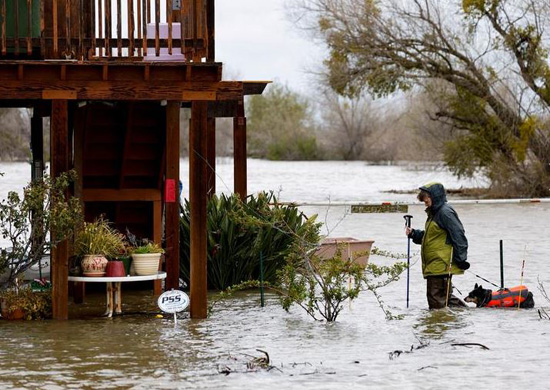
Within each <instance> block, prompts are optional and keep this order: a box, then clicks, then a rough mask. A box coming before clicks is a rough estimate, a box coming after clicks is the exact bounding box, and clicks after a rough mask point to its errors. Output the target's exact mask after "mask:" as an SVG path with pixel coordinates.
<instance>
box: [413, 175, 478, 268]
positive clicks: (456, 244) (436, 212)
mask: <svg viewBox="0 0 550 390" xmlns="http://www.w3.org/2000/svg"><path fill="white" fill-rule="evenodd" d="M420 189H421V190H424V191H426V192H428V193H429V194H430V197H431V198H432V206H431V207H428V208H427V209H426V213H427V214H428V219H427V221H426V225H425V228H424V230H419V229H413V230H412V232H411V234H410V235H409V237H410V238H412V240H413V242H414V243H415V244H421V245H422V247H421V256H422V274H423V275H424V278H427V277H428V276H444V275H448V274H449V263H450V260H451V256H452V258H453V261H452V267H451V274H452V275H461V274H463V273H464V271H463V270H462V269H460V268H459V267H458V266H457V264H458V263H460V262H463V261H466V260H467V252H468V240H467V239H466V236H465V234H464V227H463V226H462V223H461V222H460V219H458V215H457V214H456V211H455V210H454V209H453V208H452V207H451V206H450V205H449V204H448V203H447V195H446V193H445V188H444V187H443V185H442V184H440V183H429V184H426V185H424V186H422V187H420Z"/></svg>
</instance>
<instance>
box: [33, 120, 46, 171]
mask: <svg viewBox="0 0 550 390" xmlns="http://www.w3.org/2000/svg"><path fill="white" fill-rule="evenodd" d="M35 110H36V109H35ZM31 150H32V172H31V180H32V181H35V180H39V179H42V177H43V173H44V135H43V127H42V117H41V116H39V115H38V114H37V113H36V112H35V113H33V116H32V119H31Z"/></svg>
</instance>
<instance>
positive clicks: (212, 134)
mask: <svg viewBox="0 0 550 390" xmlns="http://www.w3.org/2000/svg"><path fill="white" fill-rule="evenodd" d="M206 155H207V157H206V160H207V162H208V167H207V168H206V169H207V172H206V194H207V196H208V198H209V199H210V198H211V197H212V196H214V195H215V194H216V118H208V121H207V125H206Z"/></svg>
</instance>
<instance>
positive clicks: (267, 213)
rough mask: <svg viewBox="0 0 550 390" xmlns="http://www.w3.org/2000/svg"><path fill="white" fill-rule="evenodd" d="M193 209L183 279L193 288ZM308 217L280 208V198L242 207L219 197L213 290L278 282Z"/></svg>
mask: <svg viewBox="0 0 550 390" xmlns="http://www.w3.org/2000/svg"><path fill="white" fill-rule="evenodd" d="M190 221H191V214H190V205H189V202H188V201H187V200H186V201H185V202H184V206H183V208H182V216H181V220H180V235H181V240H180V277H181V278H182V279H183V280H184V281H185V282H186V283H189V277H190V273H189V271H190V270H189V257H190V233H191V231H190ZM306 223H307V218H306V217H305V215H304V214H303V213H301V212H300V211H299V210H298V208H297V207H295V206H289V205H281V204H278V203H277V199H276V197H275V195H274V194H273V193H272V192H270V193H266V192H263V193H259V194H258V195H257V196H254V195H250V196H248V197H247V199H246V201H245V202H242V201H241V200H240V198H239V197H238V195H231V196H228V195H223V194H222V195H220V196H213V197H212V198H211V199H210V200H209V202H208V206H207V230H208V253H207V256H208V288H210V289H216V290H225V289H227V288H228V287H230V286H233V285H236V284H239V283H241V282H244V281H247V280H259V279H260V262H261V265H263V278H264V280H265V281H267V282H271V283H273V282H275V280H276V277H277V274H276V272H277V270H278V269H280V268H281V267H282V266H283V265H284V259H285V257H286V256H287V254H288V253H289V251H290V250H291V247H292V243H293V241H294V240H295V239H296V236H295V235H289V234H287V230H288V229H289V230H291V231H301V230H302V229H304V225H305V224H306Z"/></svg>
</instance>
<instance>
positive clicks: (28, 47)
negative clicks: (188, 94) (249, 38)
mask: <svg viewBox="0 0 550 390" xmlns="http://www.w3.org/2000/svg"><path fill="white" fill-rule="evenodd" d="M171 7H172V0H0V23H1V25H0V35H1V37H0V42H1V51H0V53H1V55H0V59H1V58H32V59H77V60H93V59H99V58H105V57H106V58H113V57H114V58H120V59H125V60H142V59H143V56H144V55H146V54H147V47H149V48H154V49H155V50H154V56H156V57H160V56H168V57H170V56H172V55H174V54H179V55H180V56H179V57H178V58H177V60H181V54H185V60H186V61H194V62H200V61H202V59H203V58H206V60H207V61H209V62H213V61H214V58H213V53H214V48H213V45H214V15H213V13H214V7H213V0H182V7H181V10H171ZM167 10H169V11H170V12H167ZM180 21H182V22H181V24H182V28H176V27H177V25H175V23H180ZM148 25H149V26H150V28H149V31H148V29H147V26H148ZM151 27H152V29H151ZM178 30H180V31H181V33H179V32H178V33H176V32H177V31H178ZM209 45H211V46H210V47H209ZM162 48H166V49H167V50H166V51H162V50H161V49H162ZM164 59H165V60H166V58H164ZM168 60H169V58H168Z"/></svg>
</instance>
